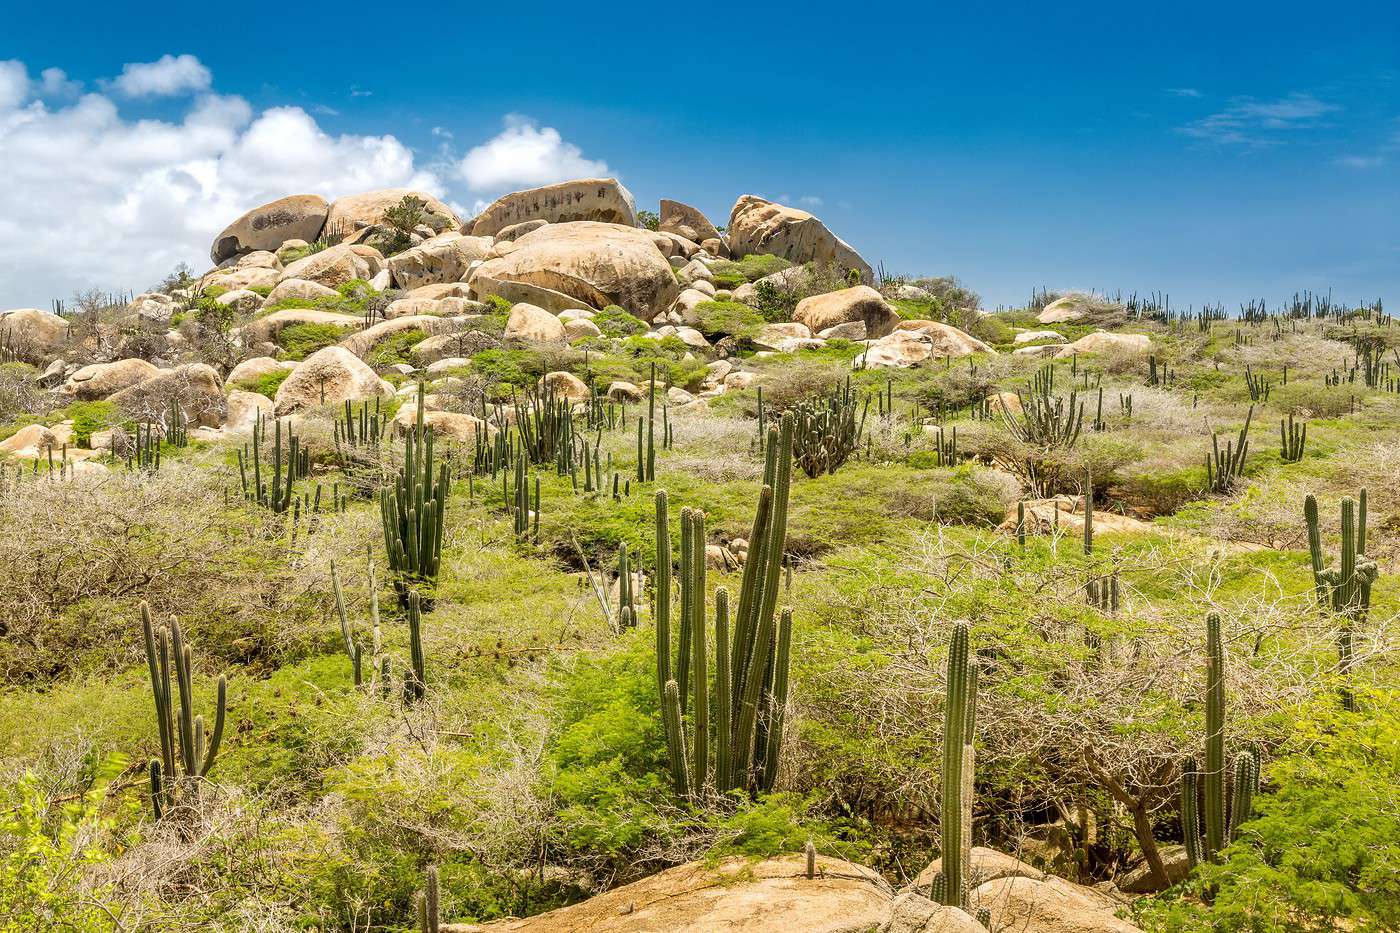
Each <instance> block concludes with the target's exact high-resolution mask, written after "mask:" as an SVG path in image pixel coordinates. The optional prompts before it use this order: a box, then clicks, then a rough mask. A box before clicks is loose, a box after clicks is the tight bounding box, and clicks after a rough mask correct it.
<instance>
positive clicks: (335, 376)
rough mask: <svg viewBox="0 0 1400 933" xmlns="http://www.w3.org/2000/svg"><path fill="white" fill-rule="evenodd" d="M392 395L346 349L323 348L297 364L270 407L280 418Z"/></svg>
mask: <svg viewBox="0 0 1400 933" xmlns="http://www.w3.org/2000/svg"><path fill="white" fill-rule="evenodd" d="M393 394H394V387H393V386H391V385H390V384H389V383H387V382H385V381H384V380H383V379H380V378H379V376H377V375H375V372H374V370H373V369H370V368H369V366H368V365H366V364H365V362H364V361H363V360H361V359H360V358H359V357H357V356H356V355H355V354H354V353H351V352H350V351H349V350H347V349H346V348H345V347H338V346H337V347H324V348H322V349H320V350H317V351H316V352H315V353H313V354H311V355H310V356H308V357H307V358H306V359H305V360H303V361H302V362H300V363H298V364H297V368H296V369H294V370H292V372H291V375H289V376H288V377H287V378H286V379H284V380H283V381H282V384H281V385H280V386H278V387H277V395H276V396H275V397H274V398H273V400H272V406H273V410H274V411H275V412H276V414H277V415H278V416H279V417H280V416H282V415H290V414H292V413H293V412H297V411H301V410H303V409H306V408H316V407H319V406H321V405H338V404H340V403H341V402H344V401H346V400H351V401H353V400H356V399H364V398H373V397H374V396H376V395H380V396H384V397H385V398H389V397H392V396H393Z"/></svg>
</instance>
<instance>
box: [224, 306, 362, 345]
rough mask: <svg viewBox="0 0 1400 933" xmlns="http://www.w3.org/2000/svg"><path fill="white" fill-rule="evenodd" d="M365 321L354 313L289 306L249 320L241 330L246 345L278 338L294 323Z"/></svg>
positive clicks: (354, 324) (351, 323)
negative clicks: (283, 330)
mask: <svg viewBox="0 0 1400 933" xmlns="http://www.w3.org/2000/svg"><path fill="white" fill-rule="evenodd" d="M362 323H364V321H363V320H362V319H361V318H358V317H356V316H355V315H353V314H340V313H339V312H336V311H317V310H316V309H315V308H288V309H286V310H285V311H273V312H272V313H271V314H267V315H264V316H262V317H260V318H256V319H254V320H251V321H249V322H248V323H247V324H244V325H243V327H242V329H241V330H240V334H241V336H242V337H243V343H244V345H245V346H255V345H257V344H260V343H268V342H272V341H276V340H277V335H278V334H279V333H281V332H282V328H284V327H290V326H292V325H293V324H334V325H336V326H337V327H345V328H354V327H359V326H360V325H361V324H362Z"/></svg>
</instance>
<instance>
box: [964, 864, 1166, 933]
mask: <svg viewBox="0 0 1400 933" xmlns="http://www.w3.org/2000/svg"><path fill="white" fill-rule="evenodd" d="M971 902H972V908H973V910H986V911H988V912H989V913H990V914H991V924H990V929H993V930H1016V931H1018V933H1142V931H1141V929H1140V928H1139V927H1136V926H1134V925H1133V924H1131V923H1129V922H1128V921H1126V920H1120V919H1118V917H1116V916H1114V914H1115V912H1116V911H1117V910H1118V909H1119V907H1120V906H1121V905H1119V904H1118V903H1116V902H1115V901H1113V900H1112V899H1110V898H1108V897H1107V896H1105V895H1103V894H1100V893H1098V892H1097V891H1095V890H1093V889H1092V888H1086V887H1081V886H1080V885H1077V884H1074V883H1072V882H1069V881H1065V880H1064V879H1063V878H1056V877H1053V876H1047V877H1046V878H1044V879H1042V880H1036V879H1034V878H1024V877H1009V878H998V879H996V880H995V881H988V882H985V883H983V884H981V885H979V886H978V887H977V888H976V889H974V890H973V892H972V897H971Z"/></svg>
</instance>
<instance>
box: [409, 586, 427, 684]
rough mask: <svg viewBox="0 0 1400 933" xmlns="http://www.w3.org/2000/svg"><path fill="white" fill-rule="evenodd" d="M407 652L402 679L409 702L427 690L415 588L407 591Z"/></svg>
mask: <svg viewBox="0 0 1400 933" xmlns="http://www.w3.org/2000/svg"><path fill="white" fill-rule="evenodd" d="M408 652H409V671H408V673H407V674H405V675H404V679H403V697H404V701H405V702H408V703H411V702H413V701H415V700H421V699H423V695H424V694H425V693H427V691H428V687H427V680H426V678H425V676H424V664H423V612H422V608H421V606H420V604H419V598H418V591H417V590H409V591H408Z"/></svg>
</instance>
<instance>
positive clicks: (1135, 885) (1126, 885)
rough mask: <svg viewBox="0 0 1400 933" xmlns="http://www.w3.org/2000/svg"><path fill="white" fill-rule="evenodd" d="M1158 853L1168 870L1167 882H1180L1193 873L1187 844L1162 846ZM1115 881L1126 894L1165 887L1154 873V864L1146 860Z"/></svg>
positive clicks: (1153, 890) (1141, 892) (1146, 892)
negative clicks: (1187, 853) (1187, 852)
mask: <svg viewBox="0 0 1400 933" xmlns="http://www.w3.org/2000/svg"><path fill="white" fill-rule="evenodd" d="M1158 855H1160V856H1161V858H1162V867H1163V868H1164V869H1166V872H1167V884H1169V885H1171V884H1179V883H1180V882H1182V881H1185V880H1186V876H1187V875H1189V874H1190V873H1191V863H1190V860H1189V859H1188V858H1187V857H1186V847H1185V846H1162V847H1161V848H1160V849H1159V850H1158ZM1115 883H1116V884H1117V886H1118V890H1120V891H1122V892H1124V893H1126V894H1152V893H1155V892H1157V891H1160V890H1162V888H1163V887H1164V885H1161V884H1159V883H1158V882H1157V879H1156V877H1155V876H1154V875H1153V874H1152V866H1151V865H1149V864H1147V862H1145V861H1144V862H1143V863H1142V864H1141V865H1139V866H1137V867H1136V868H1134V869H1132V870H1131V871H1129V872H1127V873H1126V874H1123V875H1119V876H1118V878H1117V879H1115Z"/></svg>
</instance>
